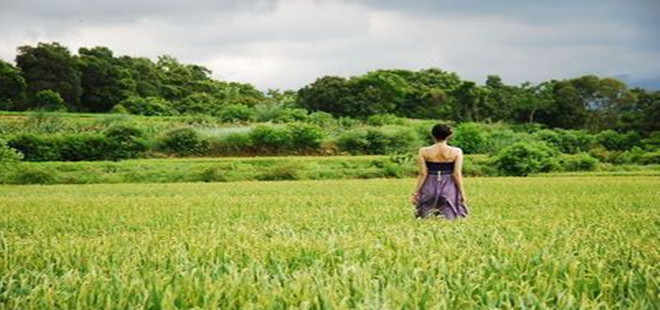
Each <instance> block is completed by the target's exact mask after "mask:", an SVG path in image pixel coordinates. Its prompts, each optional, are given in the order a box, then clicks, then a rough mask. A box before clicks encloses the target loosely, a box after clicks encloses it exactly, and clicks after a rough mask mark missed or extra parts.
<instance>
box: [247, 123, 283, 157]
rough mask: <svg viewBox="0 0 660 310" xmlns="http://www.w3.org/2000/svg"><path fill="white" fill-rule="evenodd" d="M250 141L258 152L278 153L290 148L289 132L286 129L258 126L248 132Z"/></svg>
mask: <svg viewBox="0 0 660 310" xmlns="http://www.w3.org/2000/svg"><path fill="white" fill-rule="evenodd" d="M250 139H251V140H252V143H253V144H254V147H255V148H257V150H258V151H261V152H265V153H278V152H282V151H285V150H290V149H291V147H292V138H291V132H290V131H289V130H288V129H287V128H286V127H277V126H270V125H258V126H257V127H255V128H254V129H252V131H250Z"/></svg>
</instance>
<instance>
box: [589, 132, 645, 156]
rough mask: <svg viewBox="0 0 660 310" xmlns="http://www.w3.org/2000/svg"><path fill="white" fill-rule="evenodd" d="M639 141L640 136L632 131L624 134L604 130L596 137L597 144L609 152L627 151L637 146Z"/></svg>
mask: <svg viewBox="0 0 660 310" xmlns="http://www.w3.org/2000/svg"><path fill="white" fill-rule="evenodd" d="M641 139H642V138H641V136H640V135H639V134H638V133H637V132H634V131H629V132H627V133H625V134H624V133H619V132H616V131H614V130H605V131H601V132H600V133H599V134H598V135H596V140H597V141H598V143H599V144H600V145H602V146H603V147H605V148H606V149H608V150H610V151H625V150H629V149H631V148H632V147H633V146H635V145H636V144H638V143H639V142H640V141H641Z"/></svg>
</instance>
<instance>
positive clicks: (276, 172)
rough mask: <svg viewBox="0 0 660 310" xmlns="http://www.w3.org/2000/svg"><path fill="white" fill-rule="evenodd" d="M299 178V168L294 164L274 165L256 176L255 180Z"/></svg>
mask: <svg viewBox="0 0 660 310" xmlns="http://www.w3.org/2000/svg"><path fill="white" fill-rule="evenodd" d="M300 178H301V175H300V169H299V168H298V166H296V165H294V164H285V165H281V166H276V167H273V168H272V169H270V170H269V171H266V172H264V173H262V174H260V175H258V176H257V180H262V181H281V180H299V179H300Z"/></svg>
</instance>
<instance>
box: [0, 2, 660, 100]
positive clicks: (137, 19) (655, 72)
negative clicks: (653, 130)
mask: <svg viewBox="0 0 660 310" xmlns="http://www.w3.org/2000/svg"><path fill="white" fill-rule="evenodd" d="M0 25H2V26H1V27H0V59H4V60H6V61H13V60H14V58H15V56H16V48H17V47H18V46H22V45H36V44H37V42H53V41H54V42H59V43H61V44H63V45H65V46H67V47H68V48H69V49H70V50H71V51H72V52H73V53H76V52H77V50H78V48H79V47H93V46H106V47H109V48H110V49H111V50H113V51H114V53H115V55H130V56H143V57H149V58H152V59H154V60H155V59H156V57H157V56H158V55H163V54H167V55H171V56H174V57H175V58H177V59H179V61H181V62H184V63H194V64H199V65H202V66H205V67H207V68H209V69H210V70H211V71H212V72H213V74H212V75H213V77H214V78H216V79H220V80H227V81H237V82H243V83H251V84H254V85H255V86H257V87H258V88H260V89H262V90H266V89H298V88H300V87H302V86H304V85H307V84H309V83H312V82H313V81H314V80H315V79H317V78H319V77H321V76H325V75H338V76H344V77H350V76H354V75H360V74H363V73H366V72H368V71H371V70H376V69H394V68H397V69H410V70H419V69H423V68H430V67H435V68H440V69H443V70H446V71H453V72H456V73H457V74H458V75H459V76H461V78H463V79H467V80H472V81H476V82H478V83H483V82H484V81H485V78H486V76H487V75H490V74H497V75H499V76H501V77H502V79H503V80H504V82H506V83H510V84H518V83H522V82H525V81H529V82H533V83H538V82H541V81H544V80H549V79H564V78H572V77H578V76H581V75H585V74H596V75H599V76H607V77H615V78H619V79H621V80H623V81H625V82H627V83H629V85H633V86H641V87H645V88H648V89H655V90H659V89H660V35H659V33H660V0H628V1H624V0H534V1H530V0H506V1H505V0H500V1H496V0H490V1H488V0H436V1H424V0H408V1H396V0H380V1H379V0H334V1H333V0H242V1H226V0H190V1H183V0H140V1H135V0H113V1H107V0H103V1H100V0H39V1H37V0H0Z"/></svg>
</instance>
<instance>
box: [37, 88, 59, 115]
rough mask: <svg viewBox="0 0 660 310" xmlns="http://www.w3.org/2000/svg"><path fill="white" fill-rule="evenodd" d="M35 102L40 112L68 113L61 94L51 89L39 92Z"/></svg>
mask: <svg viewBox="0 0 660 310" xmlns="http://www.w3.org/2000/svg"><path fill="white" fill-rule="evenodd" d="M34 100H35V101H36V106H37V107H39V110H43V111H66V110H67V107H66V104H64V99H62V97H61V96H60V94H59V93H57V92H55V91H52V90H50V89H46V90H42V91H39V92H37V93H36V94H35V96H34Z"/></svg>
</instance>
